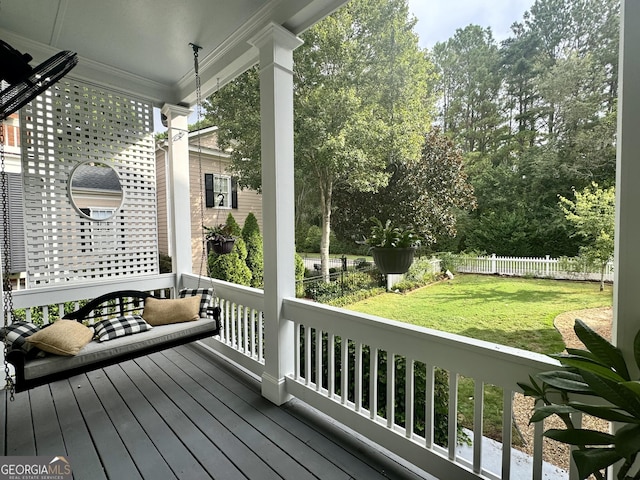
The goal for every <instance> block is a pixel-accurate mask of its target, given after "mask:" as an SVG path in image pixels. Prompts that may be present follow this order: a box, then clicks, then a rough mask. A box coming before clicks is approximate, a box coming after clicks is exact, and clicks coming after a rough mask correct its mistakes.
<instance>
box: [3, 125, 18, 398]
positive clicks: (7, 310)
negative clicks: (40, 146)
mask: <svg viewBox="0 0 640 480" xmlns="http://www.w3.org/2000/svg"><path fill="white" fill-rule="evenodd" d="M4 141H5V139H4V120H3V121H1V122H0V191H1V192H2V226H3V229H2V293H3V295H2V300H3V301H2V306H3V308H2V314H3V319H4V332H3V344H4V356H3V359H4V375H5V383H6V385H5V388H6V389H8V390H9V400H10V401H12V402H13V401H14V400H15V397H14V394H15V383H14V381H13V378H12V377H11V372H10V370H9V362H7V353H8V351H9V340H8V339H7V327H8V326H9V318H11V320H12V322H13V295H12V293H11V280H10V279H9V274H10V273H11V265H10V263H9V201H8V191H9V185H8V178H7V172H6V164H5V154H4Z"/></svg>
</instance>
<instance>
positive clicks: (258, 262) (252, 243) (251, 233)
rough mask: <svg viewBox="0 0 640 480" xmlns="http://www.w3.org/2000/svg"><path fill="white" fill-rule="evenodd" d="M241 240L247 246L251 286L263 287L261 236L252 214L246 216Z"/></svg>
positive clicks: (256, 220)
mask: <svg viewBox="0 0 640 480" xmlns="http://www.w3.org/2000/svg"><path fill="white" fill-rule="evenodd" d="M242 239H243V240H244V242H245V243H246V245H247V258H246V262H247V267H249V270H251V286H252V287H256V288H262V287H263V286H264V255H263V250H262V235H260V227H259V226H258V219H257V218H256V216H255V215H254V214H253V212H252V213H249V215H247V218H246V219H245V221H244V226H243V227H242Z"/></svg>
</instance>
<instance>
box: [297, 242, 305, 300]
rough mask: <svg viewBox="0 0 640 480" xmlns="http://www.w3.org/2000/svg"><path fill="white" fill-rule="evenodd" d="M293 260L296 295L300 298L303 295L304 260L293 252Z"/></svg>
mask: <svg viewBox="0 0 640 480" xmlns="http://www.w3.org/2000/svg"><path fill="white" fill-rule="evenodd" d="M295 255H296V256H295V262H296V273H295V275H296V297H298V298H302V297H304V285H303V283H302V280H304V277H305V273H306V271H305V268H304V260H303V259H302V257H301V256H300V255H299V254H298V253H296V254H295Z"/></svg>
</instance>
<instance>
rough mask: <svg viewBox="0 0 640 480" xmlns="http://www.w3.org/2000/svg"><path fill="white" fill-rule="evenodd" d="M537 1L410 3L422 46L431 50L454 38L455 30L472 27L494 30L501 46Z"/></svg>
mask: <svg viewBox="0 0 640 480" xmlns="http://www.w3.org/2000/svg"><path fill="white" fill-rule="evenodd" d="M533 2H534V0H408V3H409V10H410V11H411V13H413V15H415V17H416V18H417V19H418V23H417V25H416V27H415V30H416V32H417V33H418V35H419V36H420V46H422V47H427V48H429V49H431V48H433V46H434V45H435V44H436V43H437V42H444V41H446V40H448V39H449V38H451V37H452V36H453V35H454V34H455V33H456V29H458V28H464V27H466V26H467V25H469V24H470V23H473V24H476V25H480V26H481V27H491V30H492V32H493V36H494V38H495V39H496V41H497V42H500V41H502V40H504V39H506V38H507V37H509V35H510V34H511V24H513V22H519V21H521V20H522V15H523V14H524V12H526V11H527V10H529V8H530V7H531V5H533Z"/></svg>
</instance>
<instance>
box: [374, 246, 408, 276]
mask: <svg viewBox="0 0 640 480" xmlns="http://www.w3.org/2000/svg"><path fill="white" fill-rule="evenodd" d="M371 253H372V255H373V261H374V262H375V264H376V266H377V267H378V270H380V272H382V273H384V274H385V275H387V274H396V273H407V271H408V270H409V267H411V264H412V263H413V257H414V255H415V253H416V247H406V248H398V247H396V248H385V247H374V248H373V250H372V252H371Z"/></svg>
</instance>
